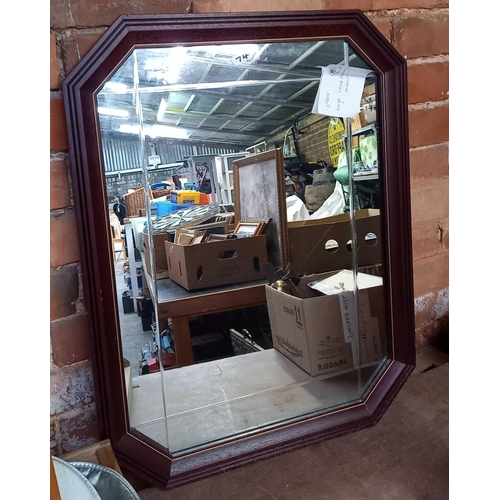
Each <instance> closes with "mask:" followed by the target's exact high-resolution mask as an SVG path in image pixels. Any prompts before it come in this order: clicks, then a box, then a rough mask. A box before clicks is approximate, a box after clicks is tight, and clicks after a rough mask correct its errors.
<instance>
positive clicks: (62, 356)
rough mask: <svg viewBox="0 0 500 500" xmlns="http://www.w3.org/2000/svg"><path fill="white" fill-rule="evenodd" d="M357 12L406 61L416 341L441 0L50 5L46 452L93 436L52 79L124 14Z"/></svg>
mask: <svg viewBox="0 0 500 500" xmlns="http://www.w3.org/2000/svg"><path fill="white" fill-rule="evenodd" d="M322 9H361V10H363V11H364V12H365V13H366V14H367V15H368V17H369V18H370V19H371V20H372V21H373V22H374V24H375V25H376V26H377V28H378V29H379V30H380V31H381V32H382V33H383V34H384V36H385V37H386V38H387V39H388V40H389V41H390V42H391V43H392V44H393V45H394V47H395V48H396V49H397V50H398V51H399V52H400V53H401V54H402V55H403V56H404V57H405V58H406V59H407V61H408V74H409V86H408V91H409V102H410V105H409V119H410V146H411V152H410V163H411V191H412V216H413V250H414V278H415V297H416V298H417V300H416V301H415V312H416V327H417V343H419V344H421V343H424V342H426V341H427V340H428V339H429V338H431V337H432V336H434V335H435V333H436V328H437V325H438V323H439V320H440V318H441V317H443V316H446V315H447V312H448V301H447V297H448V293H447V291H448V215H449V212H448V60H449V59H448V52H449V46H448V33H449V31H448V19H449V15H448V2H447V1H443V0H288V1H287V2H282V1H278V0H192V1H191V0H156V1H154V2H150V1H146V0H132V1H130V2H112V1H110V0H73V1H72V2H66V1H64V0H51V9H50V44H51V45H50V189H51V192H50V199H51V201H50V210H51V213H50V222H51V223H50V266H51V270H50V293H51V305H50V332H51V415H50V439H51V452H52V453H54V454H61V453H64V452H67V451H70V450H74V449H78V448H81V447H83V446H85V445H87V444H90V443H92V442H94V441H96V440H97V439H98V435H97V421H96V412H95V404H94V396H93V385H92V373H91V365H90V360H89V350H88V331H87V318H86V312H85V309H84V306H83V300H82V289H81V276H80V266H79V259H80V254H79V246H78V238H77V232H76V229H77V228H76V218H75V209H74V206H73V202H72V194H71V178H70V176H69V174H68V151H67V148H68V139H67V134H66V128H65V127H66V124H65V117H64V108H63V102H62V97H61V92H60V82H61V81H62V79H63V78H64V77H65V76H66V75H68V74H69V73H70V72H71V70H72V69H73V68H74V67H75V66H76V64H77V63H78V61H79V59H81V57H83V56H84V55H85V54H86V53H87V51H88V50H89V49H90V48H91V47H92V46H93V45H94V44H95V42H96V41H97V40H98V39H99V38H100V36H101V35H102V34H103V33H104V32H105V31H106V29H107V27H109V26H110V25H111V24H112V23H113V21H114V20H115V19H116V18H117V17H118V16H120V15H123V14H154V13H158V14H159V13H183V12H193V13H206V12H229V11H232V12H238V11H239V12H244V11H254V12H255V11H278V10H286V11H289V10H322Z"/></svg>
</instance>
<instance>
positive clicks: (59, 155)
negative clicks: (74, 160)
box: [50, 151, 69, 163]
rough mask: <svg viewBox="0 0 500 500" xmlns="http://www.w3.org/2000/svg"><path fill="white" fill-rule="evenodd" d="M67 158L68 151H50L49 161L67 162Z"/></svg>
mask: <svg viewBox="0 0 500 500" xmlns="http://www.w3.org/2000/svg"><path fill="white" fill-rule="evenodd" d="M68 160H69V155H68V153H63V152H62V151H56V152H52V151H51V152H50V163H55V162H59V161H63V162H65V163H67V162H68Z"/></svg>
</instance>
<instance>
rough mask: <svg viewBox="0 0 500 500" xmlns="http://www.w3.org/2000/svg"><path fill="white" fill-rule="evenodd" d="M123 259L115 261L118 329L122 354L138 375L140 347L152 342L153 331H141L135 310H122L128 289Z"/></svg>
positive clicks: (140, 324)
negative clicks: (119, 330)
mask: <svg viewBox="0 0 500 500" xmlns="http://www.w3.org/2000/svg"><path fill="white" fill-rule="evenodd" d="M124 262H125V261H124V260H123V259H119V260H118V261H117V262H116V263H115V276H116V289H117V297H118V311H119V316H120V329H121V336H122V350H123V356H124V357H125V358H127V359H128V360H129V361H130V366H131V367H132V375H133V376H134V377H135V376H137V375H139V362H140V360H141V358H142V354H141V348H142V347H143V346H145V345H148V343H149V344H152V342H153V332H152V331H149V332H143V331H142V322H141V318H140V316H138V315H137V313H136V312H133V313H127V314H125V313H124V312H123V302H122V293H123V292H124V291H125V290H128V287H127V283H126V281H125V277H124V273H123V264H124Z"/></svg>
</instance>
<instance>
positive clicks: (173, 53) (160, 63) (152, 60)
mask: <svg viewBox="0 0 500 500" xmlns="http://www.w3.org/2000/svg"><path fill="white" fill-rule="evenodd" d="M185 55H186V48H185V47H173V48H171V49H169V50H168V55H167V56H166V57H162V58H158V57H149V58H148V59H146V60H145V61H144V69H145V70H146V72H147V74H148V79H152V78H157V79H158V81H160V82H163V83H164V84H167V83H168V84H171V83H177V81H178V80H179V76H180V73H181V69H182V66H183V65H184V61H185V60H186V57H185Z"/></svg>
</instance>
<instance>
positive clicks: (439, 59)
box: [406, 54, 450, 67]
mask: <svg viewBox="0 0 500 500" xmlns="http://www.w3.org/2000/svg"><path fill="white" fill-rule="evenodd" d="M445 62H447V63H449V62H450V55H449V54H439V55H433V56H428V57H427V56H424V57H415V58H414V59H406V63H407V64H408V67H410V66H419V65H421V64H437V63H445Z"/></svg>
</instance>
